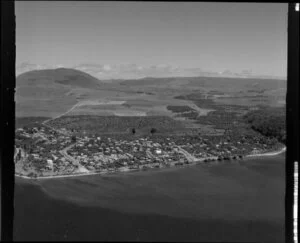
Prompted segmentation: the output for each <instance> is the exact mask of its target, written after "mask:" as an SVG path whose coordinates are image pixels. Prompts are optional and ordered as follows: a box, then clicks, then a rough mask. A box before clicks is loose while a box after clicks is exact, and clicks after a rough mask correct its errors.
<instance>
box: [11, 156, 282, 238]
mask: <svg viewBox="0 0 300 243" xmlns="http://www.w3.org/2000/svg"><path fill="white" fill-rule="evenodd" d="M284 195H285V155H284V154H282V155H280V156H276V157H269V158H260V159H251V160H246V161H242V162H239V163H238V162H234V163H229V162H227V163H221V164H211V165H196V166H190V167H186V168H172V169H165V170H158V171H147V172H133V173H124V174H122V175H107V176H97V175H95V176H84V177H73V178H64V179H48V180H42V181H36V182H33V181H28V180H24V179H20V178H16V188H15V227H14V240H97V241H238V242H241V241H244V242H249V241H252V242H253V241H263V242H284V217H285V215H284Z"/></svg>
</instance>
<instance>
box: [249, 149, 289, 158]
mask: <svg viewBox="0 0 300 243" xmlns="http://www.w3.org/2000/svg"><path fill="white" fill-rule="evenodd" d="M285 151H286V147H283V148H282V149H280V150H278V151H274V152H268V153H263V154H249V155H246V156H245V158H252V157H265V156H276V155H279V154H282V153H284V152H285Z"/></svg>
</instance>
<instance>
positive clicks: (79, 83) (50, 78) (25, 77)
mask: <svg viewBox="0 0 300 243" xmlns="http://www.w3.org/2000/svg"><path fill="white" fill-rule="evenodd" d="M16 83H17V87H18V86H27V85H30V86H33V85H38V86H41V85H45V86H50V85H57V84H58V85H64V86H71V87H72V88H74V87H80V88H96V87H99V85H100V84H101V82H100V81H99V80H98V79H96V78H95V77H93V76H91V75H89V74H87V73H84V72H82V71H79V70H75V69H69V68H58V69H44V70H34V71H29V72H26V73H23V74H21V75H19V76H18V77H17V80H16Z"/></svg>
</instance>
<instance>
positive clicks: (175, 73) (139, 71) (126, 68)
mask: <svg viewBox="0 0 300 243" xmlns="http://www.w3.org/2000/svg"><path fill="white" fill-rule="evenodd" d="M62 67H63V65H59V64H58V65H56V66H49V65H37V64H31V63H22V64H20V65H17V66H16V73H17V75H20V74H22V73H25V72H28V71H32V70H43V69H57V68H62ZM69 68H71V69H76V70H79V71H83V72H85V73H88V74H89V75H92V76H93V77H95V78H97V79H100V80H103V81H106V82H110V81H112V80H114V79H141V78H145V77H154V78H165V77H199V76H202V77H228V78H258V79H283V80H285V79H286V77H276V76H268V75H254V74H252V72H251V70H243V71H242V72H241V73H234V72H231V71H230V70H224V71H222V72H212V71H204V70H202V69H201V68H180V67H173V66H170V65H152V66H148V67H143V66H139V65H136V64H122V65H107V64H104V65H103V64H92V63H85V64H80V65H76V66H72V67H69Z"/></svg>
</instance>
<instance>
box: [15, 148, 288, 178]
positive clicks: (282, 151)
mask: <svg viewBox="0 0 300 243" xmlns="http://www.w3.org/2000/svg"><path fill="white" fill-rule="evenodd" d="M285 151H286V147H283V148H282V149H280V150H278V151H274V152H267V153H262V154H249V155H246V156H244V158H245V159H250V158H255V157H271V156H276V155H279V154H282V153H284V152H285ZM205 159H210V158H201V159H199V160H197V161H194V162H192V163H189V164H183V165H180V166H176V165H175V166H170V167H163V168H159V170H160V169H169V168H176V167H177V168H178V167H186V166H191V165H196V164H199V163H203V161H204V160H205ZM153 169H157V168H149V169H147V170H146V171H150V170H153ZM136 171H143V169H128V170H126V171H111V172H110V171H106V172H85V173H78V174H72V175H53V176H40V177H35V178H33V177H29V176H25V175H19V174H15V177H19V178H23V179H31V180H41V179H54V178H67V177H78V176H90V175H107V174H119V173H127V172H136Z"/></svg>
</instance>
